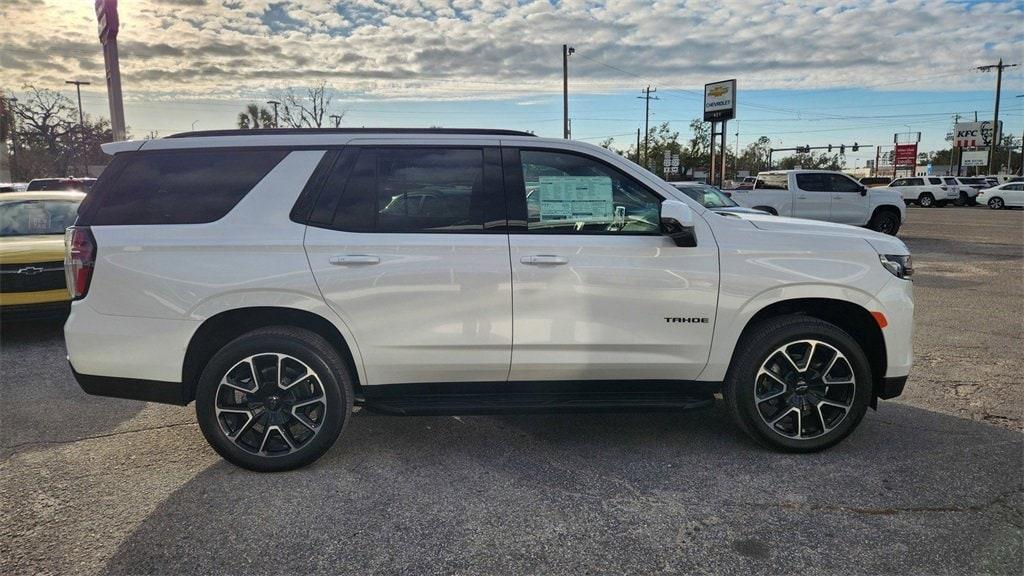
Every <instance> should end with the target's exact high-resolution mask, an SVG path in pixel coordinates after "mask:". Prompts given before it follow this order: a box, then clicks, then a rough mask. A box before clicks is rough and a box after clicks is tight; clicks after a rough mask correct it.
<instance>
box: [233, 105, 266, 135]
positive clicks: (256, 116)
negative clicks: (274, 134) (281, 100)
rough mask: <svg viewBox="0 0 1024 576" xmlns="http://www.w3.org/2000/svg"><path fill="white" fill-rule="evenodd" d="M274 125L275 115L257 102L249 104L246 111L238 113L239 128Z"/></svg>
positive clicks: (248, 128)
mask: <svg viewBox="0 0 1024 576" xmlns="http://www.w3.org/2000/svg"><path fill="white" fill-rule="evenodd" d="M273 127H274V115H273V114H272V113H271V112H270V110H267V109H266V108H264V107H262V106H259V105H257V104H249V105H248V106H246V107H245V112H240V113H239V114H238V128H239V129H241V130H255V129H257V128H273Z"/></svg>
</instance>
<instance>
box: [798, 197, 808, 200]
mask: <svg viewBox="0 0 1024 576" xmlns="http://www.w3.org/2000/svg"><path fill="white" fill-rule="evenodd" d="M797 199H798V200H807V196H797Z"/></svg>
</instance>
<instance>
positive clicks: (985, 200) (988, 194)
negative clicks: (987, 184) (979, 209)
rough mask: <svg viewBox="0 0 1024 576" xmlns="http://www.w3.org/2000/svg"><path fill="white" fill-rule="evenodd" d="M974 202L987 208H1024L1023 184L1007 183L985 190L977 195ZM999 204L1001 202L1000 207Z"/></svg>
mask: <svg viewBox="0 0 1024 576" xmlns="http://www.w3.org/2000/svg"><path fill="white" fill-rule="evenodd" d="M976 200H977V201H978V203H979V204H986V205H988V207H989V208H998V207H1002V206H1013V207H1024V182H1007V183H1006V184H1000V185H999V186H993V187H992V188H986V189H984V190H982V191H981V192H979V193H978V197H977V199H976ZM993 200H995V201H993ZM999 202H1002V204H1001V205H1000V204H999Z"/></svg>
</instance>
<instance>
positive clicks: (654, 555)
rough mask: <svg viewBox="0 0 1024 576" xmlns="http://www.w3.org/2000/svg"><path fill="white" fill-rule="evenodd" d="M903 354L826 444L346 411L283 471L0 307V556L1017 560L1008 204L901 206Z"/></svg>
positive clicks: (669, 418)
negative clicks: (998, 208)
mask: <svg viewBox="0 0 1024 576" xmlns="http://www.w3.org/2000/svg"><path fill="white" fill-rule="evenodd" d="M900 237H901V238H903V239H904V240H905V241H906V242H907V244H908V245H909V246H910V248H911V250H912V251H913V252H914V257H915V260H916V265H917V275H916V277H915V290H916V295H917V326H916V334H915V341H914V345H915V352H916V355H917V367H916V368H915V371H914V372H913V374H912V376H911V379H910V381H909V383H908V387H907V390H906V392H905V394H904V396H903V397H901V398H900V399H899V400H897V401H890V402H884V403H882V404H881V406H880V409H879V410H878V411H877V412H870V413H869V414H868V416H867V417H866V418H865V421H864V423H863V424H862V425H861V427H860V429H859V430H858V431H857V432H856V433H855V434H854V435H853V436H852V437H851V438H850V439H848V440H847V441H846V442H844V443H843V444H841V445H839V446H838V447H836V448H834V449H832V450H830V451H828V452H825V453H821V454H815V455H809V456H790V455H780V454H776V453H772V452H766V451H764V450H761V449H759V448H757V447H755V446H754V445H753V444H752V443H751V442H750V441H748V440H747V439H746V438H745V437H744V436H742V435H741V433H740V432H738V431H737V430H736V429H734V428H733V426H732V425H731V423H730V422H729V421H728V419H727V417H726V413H725V410H724V409H723V408H722V407H721V406H715V407H714V408H710V409H704V410H699V411H693V412H686V413H679V414H665V413H659V414H612V415H609V414H601V415H594V414H581V415H544V416H538V415H531V416H495V417H484V416H479V417H437V418H396V417H385V416H377V415H373V414H369V413H366V412H359V413H357V414H356V415H355V417H354V418H353V420H352V422H351V423H350V425H349V427H348V429H347V431H346V433H345V435H343V436H342V438H341V439H340V440H339V442H338V444H337V445H336V446H335V447H334V448H333V449H332V450H331V451H330V452H329V453H328V454H327V455H326V456H325V457H324V458H323V459H321V460H320V461H319V462H317V463H316V464H314V465H313V466H310V467H308V468H305V469H302V470H298V471H295V472H289V473H282V474H263V475H261V474H254V473H250V472H246V471H244V470H241V469H238V468H235V467H233V466H231V465H229V464H226V463H224V462H222V461H220V459H219V458H218V457H217V456H216V455H215V454H214V453H213V451H212V450H211V449H210V448H209V447H208V446H207V444H206V442H205V441H204V440H203V438H202V435H201V434H200V432H199V429H198V427H197V426H196V424H195V420H194V414H193V408H192V407H191V406H190V407H185V408H181V407H173V406H162V405H156V404H145V403H141V402H133V401H124V400H113V399H105V398H96V397H90V396H87V395H85V394H84V393H83V392H81V390H80V389H79V388H78V386H77V385H76V384H75V382H74V381H73V379H72V377H71V374H70V372H69V370H68V368H67V365H66V361H65V359H64V353H65V352H64V346H63V342H62V339H61V333H60V326H59V325H56V326H55V325H34V326H5V327H4V328H3V334H2V357H0V362H2V378H0V380H2V381H0V391H2V398H0V411H2V412H0V416H2V438H0V478H2V482H0V493H2V494H0V495H2V498H0V505H2V510H0V516H2V518H3V522H2V528H0V573H2V574H150V573H160V574H247V573H254V572H255V573H287V574H299V573H304V574H310V573H324V574H339V573H354V574H435V573H437V574H652V573H679V574H695V573H706V574H742V575H748V574H751V573H759V574H796V573H799V574H879V573H914V574H982V573H992V574H1020V573H1021V566H1022V565H1024V434H1022V423H1024V382H1022V376H1021V375H1022V374H1024V357H1022V354H1021V351H1022V350H1024V320H1022V319H1024V211H1002V212H994V211H990V210H988V209H985V208H982V207H977V208H942V209H920V208H911V209H910V210H909V222H908V223H907V224H906V226H905V227H904V229H903V230H902V231H901V232H900Z"/></svg>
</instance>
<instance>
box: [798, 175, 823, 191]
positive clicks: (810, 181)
mask: <svg viewBox="0 0 1024 576" xmlns="http://www.w3.org/2000/svg"><path fill="white" fill-rule="evenodd" d="M796 185H797V187H798V188H800V189H801V190H806V191H808V192H827V191H828V182H826V179H825V175H824V174H819V173H816V172H808V173H806V174H797V175H796Z"/></svg>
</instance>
